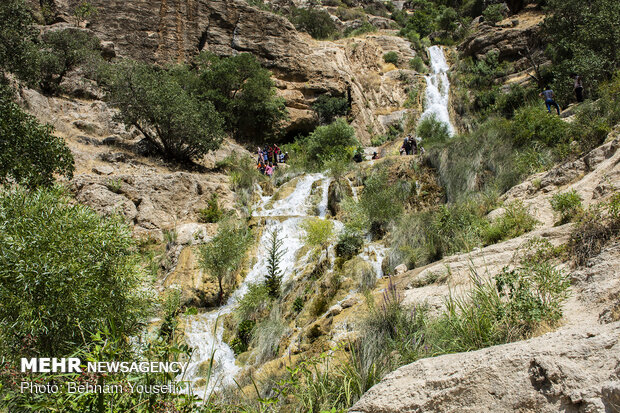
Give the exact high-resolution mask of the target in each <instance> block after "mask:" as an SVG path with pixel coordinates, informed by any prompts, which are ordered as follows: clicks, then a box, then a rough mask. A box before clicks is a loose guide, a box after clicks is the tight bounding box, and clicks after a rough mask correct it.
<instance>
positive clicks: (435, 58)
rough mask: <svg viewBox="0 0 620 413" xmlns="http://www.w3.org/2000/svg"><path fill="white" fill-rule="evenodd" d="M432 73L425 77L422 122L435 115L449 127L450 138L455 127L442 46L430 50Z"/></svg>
mask: <svg viewBox="0 0 620 413" xmlns="http://www.w3.org/2000/svg"><path fill="white" fill-rule="evenodd" d="M428 54H429V57H430V63H431V64H430V66H431V73H430V74H428V75H426V76H425V80H426V102H425V107H426V108H425V109H424V113H422V116H421V117H420V120H422V119H424V118H426V117H428V116H432V115H435V117H436V119H437V120H438V121H440V122H442V123H444V124H446V125H447V126H448V132H449V134H450V136H452V135H454V127H453V126H452V123H451V122H450V112H449V111H448V103H449V100H450V81H449V80H448V74H447V72H448V70H449V66H448V63H447V62H446V56H445V55H444V52H443V49H442V48H441V47H440V46H431V47H429V48H428Z"/></svg>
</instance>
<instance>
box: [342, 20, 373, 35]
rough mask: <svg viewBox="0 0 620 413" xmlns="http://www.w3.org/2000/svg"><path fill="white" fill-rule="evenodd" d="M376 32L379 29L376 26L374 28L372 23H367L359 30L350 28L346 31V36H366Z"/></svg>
mask: <svg viewBox="0 0 620 413" xmlns="http://www.w3.org/2000/svg"><path fill="white" fill-rule="evenodd" d="M376 31H377V28H376V27H375V26H373V25H372V24H371V23H369V22H367V21H365V22H364V23H362V25H361V26H360V27H358V28H357V29H353V28H352V27H349V28H347V29H345V31H344V35H345V36H346V37H355V36H362V35H364V34H366V33H373V32H376Z"/></svg>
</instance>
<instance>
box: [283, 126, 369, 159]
mask: <svg viewBox="0 0 620 413" xmlns="http://www.w3.org/2000/svg"><path fill="white" fill-rule="evenodd" d="M297 142H298V146H297V147H296V149H295V151H296V152H297V153H296V155H297V156H298V157H300V158H303V162H304V163H305V164H306V167H307V169H309V170H321V169H322V168H323V166H324V165H325V163H326V162H328V161H330V160H333V159H342V160H344V161H345V162H351V160H352V159H353V155H354V153H355V150H356V149H357V147H358V145H359V142H358V140H357V139H356V138H355V130H354V129H353V128H352V127H351V126H349V125H348V124H347V122H346V121H345V120H344V119H337V120H336V121H335V122H333V123H331V124H330V125H326V126H319V127H318V128H316V129H315V130H314V132H312V133H311V134H310V136H308V137H307V138H305V139H302V140H300V141H297Z"/></svg>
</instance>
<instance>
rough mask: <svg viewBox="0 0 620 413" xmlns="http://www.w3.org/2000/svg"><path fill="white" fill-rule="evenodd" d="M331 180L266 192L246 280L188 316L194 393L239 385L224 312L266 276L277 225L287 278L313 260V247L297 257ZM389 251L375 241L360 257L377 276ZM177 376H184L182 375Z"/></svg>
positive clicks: (309, 177)
mask: <svg viewBox="0 0 620 413" xmlns="http://www.w3.org/2000/svg"><path fill="white" fill-rule="evenodd" d="M318 182H320V186H319V187H318V188H317V191H318V194H319V196H320V201H319V203H318V205H317V207H316V208H312V205H311V203H312V199H313V196H312V188H313V186H315V185H314V184H315V183H318ZM330 182H331V179H329V178H328V177H326V176H325V175H323V174H306V175H303V176H301V177H299V178H298V180H297V183H296V184H295V189H294V190H293V191H292V193H291V194H290V195H288V196H287V197H285V198H284V199H281V200H277V201H273V200H272V198H273V197H272V196H271V197H269V196H263V197H261V200H260V202H259V205H258V206H257V208H256V210H255V212H254V216H257V217H263V218H264V219H265V221H266V222H265V223H264V228H263V232H262V235H261V238H260V240H259V244H258V247H257V252H256V260H255V263H254V264H253V265H252V267H251V268H250V270H249V272H248V273H247V275H246V277H245V279H244V281H243V282H242V283H241V285H240V286H239V287H238V288H237V290H235V291H234V292H233V293H232V294H231V296H230V298H229V299H228V302H227V303H226V304H225V305H224V306H222V307H220V308H218V309H217V310H214V311H211V312H209V313H205V314H198V315H195V316H188V317H187V326H186V329H185V340H186V343H187V344H188V345H189V346H190V347H191V348H192V349H193V353H192V358H191V360H190V364H189V366H188V368H187V369H186V371H185V373H184V376H183V377H182V379H183V380H184V381H188V382H190V383H191V391H192V393H193V394H194V395H196V396H198V397H203V396H204V395H205V394H206V395H208V394H210V393H211V392H212V391H214V390H218V389H221V388H224V387H227V386H234V385H235V376H236V375H238V374H239V373H240V372H241V370H242V368H241V367H240V366H238V365H237V364H236V360H235V354H234V352H233V350H232V349H231V348H230V346H229V345H228V344H227V343H226V342H225V341H224V340H223V333H224V326H223V323H222V321H221V320H222V318H223V316H226V315H227V314H230V313H232V312H233V311H234V310H235V308H236V307H237V304H238V303H239V301H240V300H241V299H242V298H243V296H244V295H245V294H246V293H247V292H248V288H249V285H250V284H254V283H259V282H262V281H263V280H264V277H265V274H266V273H267V256H268V245H269V242H268V241H269V236H270V233H271V231H272V230H273V229H275V228H277V229H278V237H279V238H280V239H283V240H285V244H284V248H285V252H284V255H283V256H282V261H281V264H280V270H281V271H282V283H283V284H284V283H286V282H287V281H289V280H292V279H294V278H295V276H296V274H297V273H298V271H300V270H302V269H303V268H304V266H306V265H307V264H308V260H309V259H310V252H308V254H305V256H304V257H299V256H298V255H299V251H300V250H301V249H302V247H303V246H304V239H303V238H304V233H303V231H302V230H301V229H300V227H299V226H300V224H301V223H302V222H303V221H304V220H305V219H306V218H308V217H310V216H314V214H313V213H312V212H311V211H316V216H318V217H319V218H321V219H326V218H325V217H326V215H327V201H328V192H329V184H330ZM314 199H316V198H314ZM333 223H334V231H335V232H336V233H337V232H339V231H341V230H342V228H343V224H342V223H341V222H340V221H337V220H333ZM329 249H330V252H329V255H330V266H333V264H334V261H335V252H334V246H333V245H332V246H330V248H329ZM385 251H386V250H385V247H382V246H379V245H374V244H373V245H369V246H367V247H366V248H365V249H364V250H363V252H361V253H360V257H362V258H363V259H365V260H367V261H368V262H370V263H371V265H372V266H373V268H374V270H375V272H376V274H377V276H378V277H381V276H382V275H383V272H382V271H381V263H382V262H383V257H384V256H385ZM211 358H213V361H214V362H213V369H212V371H211V375H210V377H207V372H208V368H209V365H210V360H211ZM178 379H179V380H180V379H181V376H180V377H178ZM207 379H208V382H207ZM187 391H188V392H189V390H187Z"/></svg>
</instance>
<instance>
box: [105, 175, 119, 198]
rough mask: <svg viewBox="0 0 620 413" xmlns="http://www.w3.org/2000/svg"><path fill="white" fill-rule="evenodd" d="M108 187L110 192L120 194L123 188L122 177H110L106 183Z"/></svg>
mask: <svg viewBox="0 0 620 413" xmlns="http://www.w3.org/2000/svg"><path fill="white" fill-rule="evenodd" d="M105 186H106V188H108V190H109V191H110V192H114V193H115V194H120V193H121V190H122V189H123V181H122V180H121V179H120V178H116V179H109V180H108V182H106V184H105Z"/></svg>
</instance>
